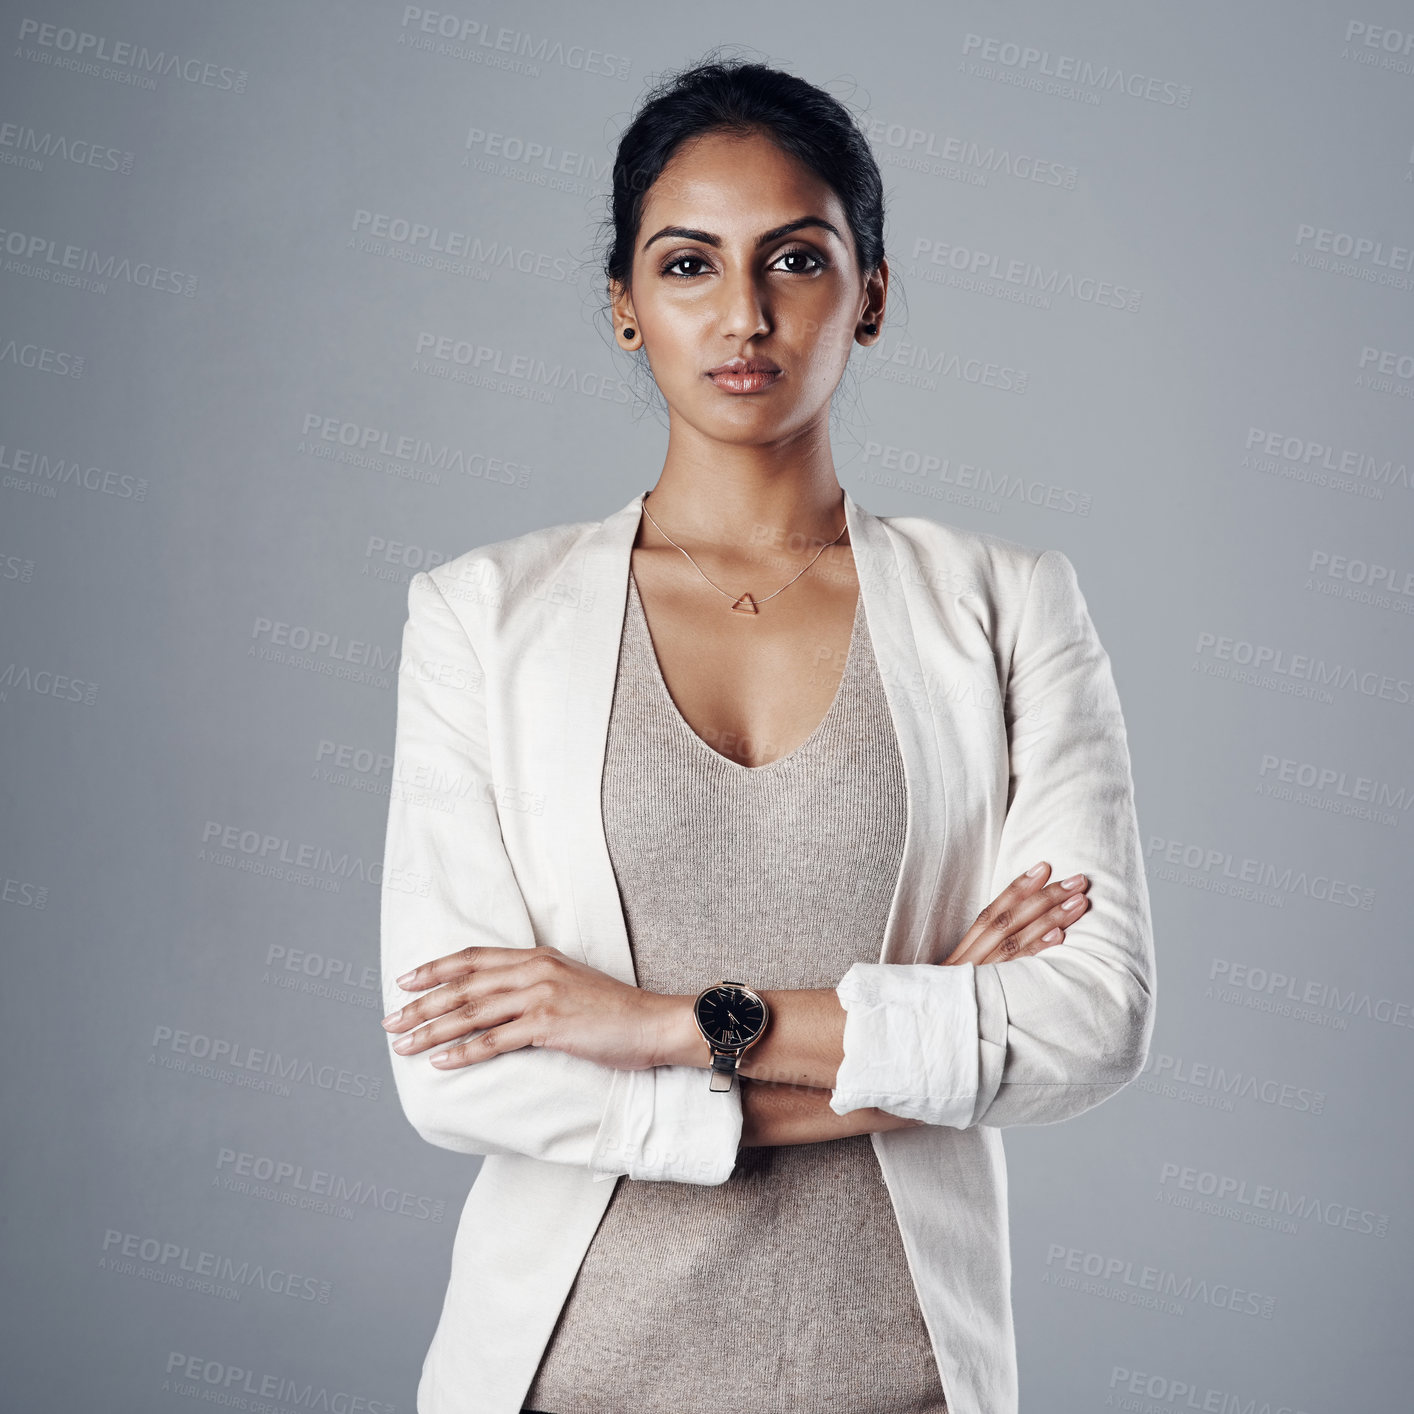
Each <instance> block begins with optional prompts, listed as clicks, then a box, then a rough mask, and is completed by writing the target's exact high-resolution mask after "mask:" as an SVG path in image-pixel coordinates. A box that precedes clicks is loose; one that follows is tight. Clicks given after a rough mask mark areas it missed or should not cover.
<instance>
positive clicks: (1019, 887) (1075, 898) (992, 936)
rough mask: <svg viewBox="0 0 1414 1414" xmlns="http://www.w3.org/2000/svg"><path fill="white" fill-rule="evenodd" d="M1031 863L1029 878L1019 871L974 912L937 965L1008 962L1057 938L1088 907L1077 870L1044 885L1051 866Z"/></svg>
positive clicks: (1051, 944) (1084, 885)
mask: <svg viewBox="0 0 1414 1414" xmlns="http://www.w3.org/2000/svg"><path fill="white" fill-rule="evenodd" d="M1037 868H1038V870H1039V872H1038V873H1037V874H1036V875H1035V876H1034V877H1032V878H1027V876H1026V875H1025V874H1023V875H1022V876H1021V877H1020V878H1019V879H1013V880H1012V881H1011V883H1009V884H1008V885H1007V886H1006V888H1004V889H1003V890H1002V891H1001V893H999V894H998V895H997V896H996V898H994V899H993V900H992V901H991V903H989V904H988V905H987V906H986V908H984V909H983V910H982V912H981V913H979V914H978V915H977V921H976V922H975V923H974V924H973V925H972V927H970V928H969V929H968V930H967V932H966V933H964V934H963V938H962V941H961V942H960V943H959V944H958V945H957V947H955V948H954V949H953V951H952V955H951V956H950V957H949V958H948V959H947V961H946V962H943V963H940V964H939V966H941V967H957V966H960V965H961V964H962V963H964V962H974V963H984V962H1011V961H1013V960H1014V959H1016V958H1018V957H1033V956H1034V955H1035V954H1036V953H1038V952H1042V951H1044V950H1045V949H1046V948H1053V947H1055V946H1056V945H1057V944H1059V943H1063V942H1064V941H1065V930H1066V929H1067V928H1068V927H1070V925H1071V924H1072V923H1074V922H1075V920H1076V919H1077V918H1081V917H1083V916H1084V914H1085V913H1086V911H1087V910H1088V909H1089V907H1090V900H1089V899H1087V898H1086V897H1085V894H1086V891H1087V890H1088V889H1089V887H1090V881H1089V879H1087V878H1086V877H1085V875H1083V874H1073V875H1071V876H1070V879H1063V880H1061V881H1059V882H1058V883H1054V884H1047V883H1046V877H1047V875H1048V874H1050V872H1051V866H1050V865H1049V864H1047V863H1045V862H1044V861H1043V862H1042V863H1041V864H1040V865H1038V866H1037ZM1071 880H1074V882H1073V883H1071ZM1067 884H1070V887H1069V888H1067V887H1066V885H1067Z"/></svg>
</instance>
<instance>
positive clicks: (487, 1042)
mask: <svg viewBox="0 0 1414 1414" xmlns="http://www.w3.org/2000/svg"><path fill="white" fill-rule="evenodd" d="M534 1044H535V1037H534V1033H533V1032H532V1030H531V1028H530V1024H529V1023H528V1022H526V1023H524V1024H522V1023H521V1021H520V1020H519V1019H517V1020H515V1021H512V1022H510V1023H509V1024H507V1025H505V1026H493V1027H492V1028H491V1029H490V1030H489V1031H483V1032H482V1033H481V1034H480V1035H479V1036H472V1037H470V1038H469V1039H467V1040H465V1041H458V1042H457V1043H456V1044H455V1045H453V1046H448V1047H447V1049H446V1050H445V1051H438V1052H437V1054H436V1055H434V1056H431V1057H430V1058H429V1059H430V1060H431V1063H432V1064H433V1065H435V1066H436V1067H437V1069H438V1070H460V1069H463V1068H464V1067H466V1066H469V1065H475V1064H476V1062H477V1061H483V1060H489V1059H490V1058H491V1057H492V1056H499V1055H504V1054H505V1053H506V1052H507V1051H518V1050H520V1049H521V1048H522V1047H525V1046H533V1045H534Z"/></svg>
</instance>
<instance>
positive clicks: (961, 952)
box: [948, 859, 1051, 965]
mask: <svg viewBox="0 0 1414 1414" xmlns="http://www.w3.org/2000/svg"><path fill="white" fill-rule="evenodd" d="M1032 870H1034V871H1035V872H1034V873H1033V872H1032ZM1050 872H1051V866H1050V864H1049V862H1048V861H1046V860H1044V859H1043V860H1042V861H1041V862H1040V863H1039V864H1035V865H1033V866H1032V869H1030V870H1027V872H1026V873H1025V874H1020V875H1018V876H1017V877H1016V878H1015V879H1013V880H1012V881H1011V883H1009V884H1008V885H1007V886H1006V888H1004V889H1003V890H1002V891H1001V893H999V894H998V895H997V897H996V898H995V899H993V901H992V902H991V903H990V904H988V905H987V907H986V908H984V909H983V910H982V912H981V913H979V914H978V915H977V918H976V920H975V921H974V923H973V924H972V926H971V927H970V928H969V929H968V930H967V932H965V933H964V934H963V935H962V941H961V942H960V943H959V944H958V945H957V947H955V948H954V949H953V950H952V954H951V956H949V958H948V962H949V963H952V964H954V965H955V964H957V963H962V962H973V961H975V960H976V958H977V956H978V955H979V947H980V945H981V943H982V942H983V940H984V938H985V936H986V932H987V925H988V922H989V919H990V918H992V917H995V916H996V913H997V911H998V910H1001V911H1003V912H1005V911H1006V910H1008V909H1010V910H1015V909H1016V908H1018V907H1019V906H1020V905H1021V904H1022V903H1023V902H1024V901H1025V900H1026V899H1028V898H1030V897H1031V896H1032V895H1033V894H1035V893H1038V892H1039V891H1040V890H1041V889H1042V888H1044V887H1045V884H1046V879H1047V878H1048V877H1049V875H1050Z"/></svg>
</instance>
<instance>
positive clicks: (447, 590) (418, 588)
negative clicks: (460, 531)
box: [408, 520, 604, 641]
mask: <svg viewBox="0 0 1414 1414" xmlns="http://www.w3.org/2000/svg"><path fill="white" fill-rule="evenodd" d="M603 524H604V522H603V521H602V520H583V521H565V522H562V523H560V524H556V525H547V526H540V527H538V528H536V529H534V530H527V531H523V532H522V533H521V534H519V535H511V536H507V537H506V538H504V539H501V540H492V541H488V542H487V543H486V544H483V545H477V546H474V547H473V548H471V549H469V550H464V551H463V552H462V553H461V554H459V555H456V556H455V557H453V558H452V559H450V560H444V561H443V562H442V563H441V564H439V565H434V566H433V567H432V568H430V569H428V570H425V571H422V572H420V573H419V574H417V575H415V576H414V577H413V580H412V584H411V586H410V587H409V590H408V602H409V608H410V610H412V609H413V608H414V607H415V606H416V605H417V604H418V603H419V601H422V602H427V601H431V602H432V604H433V612H434V613H435V612H441V611H442V609H441V604H439V603H437V601H439V600H440V601H443V602H444V603H445V605H446V607H447V608H450V609H451V611H452V612H453V614H454V615H455V617H456V618H457V619H458V620H459V621H460V623H461V626H462V628H463V630H465V632H466V633H467V634H468V636H469V637H471V638H472V639H473V641H479V640H480V639H481V636H482V635H483V634H487V633H491V634H494V633H495V632H496V630H497V627H498V626H502V627H503V626H504V625H505V623H506V622H507V620H508V618H511V617H513V616H515V615H516V614H517V613H518V612H520V611H529V612H532V613H533V612H534V611H535V609H536V608H537V607H539V608H543V607H544V605H546V604H547V603H548V604H551V605H555V604H559V605H563V606H567V607H572V608H573V607H586V605H585V604H583V603H581V602H580V601H581V600H582V599H583V597H584V594H585V589H584V584H583V579H584V576H583V566H582V564H576V563H575V561H576V557H577V552H578V551H579V550H580V548H581V547H582V546H583V545H584V544H585V542H586V541H588V540H589V539H590V538H591V537H592V536H593V535H594V534H595V533H596V532H597V531H598V530H599V529H600V528H601V527H602V526H603Z"/></svg>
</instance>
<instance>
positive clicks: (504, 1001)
mask: <svg viewBox="0 0 1414 1414" xmlns="http://www.w3.org/2000/svg"><path fill="white" fill-rule="evenodd" d="M529 1005H530V998H529V995H528V994H527V992H526V990H525V989H524V988H517V989H515V990H513V991H499V992H493V993H491V994H490V995H483V996H479V997H471V998H463V999H459V1004H458V1005H456V1006H454V1007H452V1008H450V1009H449V1010H447V1011H445V1012H443V1013H442V1014H441V1015H439V1016H435V1017H432V1018H431V1019H429V1020H428V1021H426V1022H425V1023H424V1024H423V1025H420V1026H418V1027H417V1028H416V1029H415V1030H412V1031H409V1032H408V1033H407V1034H406V1035H405V1036H400V1037H399V1038H398V1039H397V1040H396V1041H394V1042H393V1049H394V1050H395V1051H397V1052H398V1054H399V1055H403V1056H415V1055H419V1054H420V1053H421V1052H423V1051H428V1050H431V1049H432V1047H433V1046H440V1045H441V1044H442V1043H443V1042H444V1041H456V1040H462V1039H466V1038H468V1033H469V1032H472V1031H485V1030H487V1029H489V1028H490V1027H493V1026H501V1025H503V1024H504V1023H506V1022H508V1021H515V1020H517V1019H519V1018H520V1017H521V1016H522V1015H523V1014H524V1012H525V1009H526V1007H527V1006H529ZM470 1039H474V1038H470Z"/></svg>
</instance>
